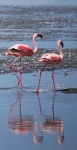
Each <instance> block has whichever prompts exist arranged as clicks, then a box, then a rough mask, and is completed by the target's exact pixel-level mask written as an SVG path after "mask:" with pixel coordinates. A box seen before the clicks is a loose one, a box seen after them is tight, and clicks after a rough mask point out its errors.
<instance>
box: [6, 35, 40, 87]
mask: <svg viewBox="0 0 77 150" xmlns="http://www.w3.org/2000/svg"><path fill="white" fill-rule="evenodd" d="M38 37H40V38H42V35H41V34H39V33H35V34H34V35H33V38H32V40H33V43H34V46H35V48H34V50H33V49H32V48H31V47H30V46H28V45H25V44H15V45H13V46H12V47H10V48H9V50H7V51H6V53H5V54H6V55H12V56H15V57H16V59H15V60H14V62H13V63H12V64H11V65H10V69H11V71H12V72H13V73H14V74H15V76H16V77H17V79H18V85H19V84H20V83H21V87H22V78H21V69H19V73H20V78H19V77H18V75H17V74H16V72H15V71H14V70H13V68H12V66H13V65H14V64H15V63H16V61H17V60H18V59H20V66H21V57H24V56H32V55H33V54H35V53H36V52H37V50H38V46H37V43H36V41H35V39H36V38H38Z"/></svg>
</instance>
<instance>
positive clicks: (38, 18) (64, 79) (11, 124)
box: [0, 6, 77, 150]
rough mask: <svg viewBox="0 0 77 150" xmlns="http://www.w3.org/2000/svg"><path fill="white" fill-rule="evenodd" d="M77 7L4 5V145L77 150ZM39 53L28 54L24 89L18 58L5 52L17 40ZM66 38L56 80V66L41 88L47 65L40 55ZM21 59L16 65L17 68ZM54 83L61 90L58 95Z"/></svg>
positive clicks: (0, 17) (0, 135)
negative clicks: (17, 73)
mask: <svg viewBox="0 0 77 150" xmlns="http://www.w3.org/2000/svg"><path fill="white" fill-rule="evenodd" d="M76 31H77V7H75V6H68V7H67V6H65V7H64V6H39V7H38V6H35V7H32V6H31V7H25V6H22V7H20V6H19V7H18V6H15V7H14V6H0V106H1V107H0V145H1V149H2V150H8V149H10V150H11V149H13V150H17V149H19V150H21V149H22V150H25V149H26V150H31V149H33V150H36V149H37V150H39V149H40V150H41V149H45V150H47V149H49V150H50V149H53V150H55V149H57V150H60V149H62V150H65V149H66V150H68V149H70V150H73V149H74V150H75V149H77V141H76V135H77V133H76V132H77V130H76V128H77V119H76V114H77V98H76V96H77V82H76V81H77V71H76V69H77V32H76ZM35 32H39V33H41V34H42V35H43V39H37V43H38V52H37V53H36V54H35V55H34V56H32V57H30V58H28V57H24V58H22V72H23V73H22V84H23V89H22V90H21V89H20V87H19V86H18V85H17V78H16V77H15V76H14V74H12V73H11V71H10V69H9V65H10V64H11V63H12V62H13V61H14V57H10V56H5V52H6V50H7V49H8V48H9V47H11V46H12V45H13V44H16V43H24V44H25V43H26V44H28V45H30V46H32V47H33V46H34V45H33V42H32V36H33V34H34V33H35ZM60 38H61V39H62V40H63V42H64V48H63V53H64V59H63V61H62V62H61V63H60V64H59V65H57V66H55V72H54V78H55V79H54V84H53V80H52V78H51V69H52V68H51V66H50V65H49V66H47V67H46V69H45V71H44V73H43V75H42V79H41V85H40V90H39V95H36V94H35V92H36V89H37V86H38V80H39V70H40V69H41V68H42V66H43V65H44V64H42V63H39V62H38V61H37V60H38V58H39V57H40V56H41V55H42V54H43V53H46V52H52V51H54V52H56V53H57V41H58V39H60ZM18 66H19V62H17V63H16V65H14V69H15V70H17V68H18ZM54 85H55V86H56V94H54Z"/></svg>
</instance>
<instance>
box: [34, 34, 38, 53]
mask: <svg viewBox="0 0 77 150" xmlns="http://www.w3.org/2000/svg"><path fill="white" fill-rule="evenodd" d="M33 43H34V46H35V48H34V50H33V53H34V54H35V53H36V52H37V50H38V46H37V43H36V41H35V38H34V37H33Z"/></svg>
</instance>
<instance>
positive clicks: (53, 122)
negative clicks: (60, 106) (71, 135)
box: [41, 94, 64, 144]
mask: <svg viewBox="0 0 77 150" xmlns="http://www.w3.org/2000/svg"><path fill="white" fill-rule="evenodd" d="M54 103H55V94H54V97H53V103H52V114H53V116H52V117H50V116H46V119H45V121H44V122H43V123H42V124H41V128H42V131H43V132H44V133H46V134H58V142H59V144H62V143H63V141H64V125H63V121H62V120H61V119H60V118H56V117H55V115H54Z"/></svg>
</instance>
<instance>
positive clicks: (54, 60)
mask: <svg viewBox="0 0 77 150" xmlns="http://www.w3.org/2000/svg"><path fill="white" fill-rule="evenodd" d="M60 45H61V46H62V48H63V46H64V44H63V41H62V40H58V51H59V54H55V53H46V54H43V56H42V57H40V58H39V59H38V61H40V62H44V63H45V66H44V67H43V69H42V70H41V71H40V78H39V84H38V88H37V90H36V93H37V94H38V91H39V88H40V80H41V75H42V71H43V70H44V69H45V67H46V66H47V65H48V64H51V65H52V80H53V84H54V65H57V64H59V63H60V62H61V61H62V59H63V56H64V55H63V52H62V49H61V48H60ZM54 92H56V89H55V84H54Z"/></svg>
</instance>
